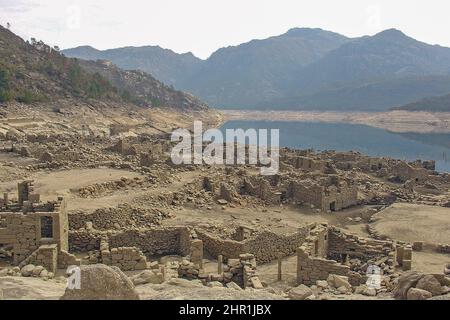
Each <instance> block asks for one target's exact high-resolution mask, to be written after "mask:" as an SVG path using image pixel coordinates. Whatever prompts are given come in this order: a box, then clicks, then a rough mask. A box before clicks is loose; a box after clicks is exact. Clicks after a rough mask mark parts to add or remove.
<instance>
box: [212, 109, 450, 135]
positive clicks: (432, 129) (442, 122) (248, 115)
mask: <svg viewBox="0 0 450 320" xmlns="http://www.w3.org/2000/svg"><path fill="white" fill-rule="evenodd" d="M220 111H221V112H222V113H223V114H224V115H225V117H226V119H227V120H266V121H305V122H311V121H314V122H333V123H352V124H364V125H368V126H371V127H376V128H381V129H385V130H388V131H392V132H419V133H450V112H437V113H432V112H408V111H389V112H314V111H260V110H256V111H255V110H220Z"/></svg>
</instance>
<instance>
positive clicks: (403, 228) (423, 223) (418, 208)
mask: <svg viewBox="0 0 450 320" xmlns="http://www.w3.org/2000/svg"><path fill="white" fill-rule="evenodd" d="M373 218H374V219H376V221H375V222H374V223H373V225H374V226H375V229H376V230H377V231H378V232H379V233H380V234H381V235H385V236H387V237H389V238H392V239H397V240H402V241H405V242H410V243H411V242H414V241H424V242H427V243H433V244H439V243H444V244H445V243H450V221H449V220H450V209H449V208H442V207H434V206H425V205H415V204H406V203H394V204H393V205H392V206H390V207H389V208H387V209H385V210H382V211H380V212H378V213H377V214H375V216H374V217H373Z"/></svg>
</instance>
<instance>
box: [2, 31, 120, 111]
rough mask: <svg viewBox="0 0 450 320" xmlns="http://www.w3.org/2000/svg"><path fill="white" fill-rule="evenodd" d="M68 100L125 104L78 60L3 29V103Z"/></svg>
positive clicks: (107, 85)
mask: <svg viewBox="0 0 450 320" xmlns="http://www.w3.org/2000/svg"><path fill="white" fill-rule="evenodd" d="M66 98H76V99H89V98H93V99H110V100H114V101H120V100H121V97H120V96H119V95H118V93H117V90H116V88H114V87H113V86H112V85H111V84H110V83H109V82H108V81H107V80H106V79H104V78H103V77H101V76H100V75H98V74H91V73H87V72H85V71H83V69H82V68H81V67H80V65H79V64H78V62H77V60H76V59H68V58H65V57H64V56H62V55H61V54H60V53H59V52H58V51H57V50H55V49H54V48H51V47H49V46H47V45H45V44H44V43H43V42H37V41H35V40H34V39H32V41H31V43H30V42H25V41H23V40H22V39H21V38H19V37H18V36H16V35H15V34H13V33H12V32H10V31H9V30H7V29H5V28H3V27H1V26H0V101H1V102H5V101H10V100H16V101H18V102H23V103H31V102H46V101H54V100H58V99H66Z"/></svg>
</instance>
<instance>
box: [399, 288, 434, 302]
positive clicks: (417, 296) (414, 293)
mask: <svg viewBox="0 0 450 320" xmlns="http://www.w3.org/2000/svg"><path fill="white" fill-rule="evenodd" d="M432 296H433V295H432V294H431V292H428V291H426V290H422V289H417V288H411V289H409V290H408V293H407V294H406V299H407V300H427V299H429V298H431V297H432Z"/></svg>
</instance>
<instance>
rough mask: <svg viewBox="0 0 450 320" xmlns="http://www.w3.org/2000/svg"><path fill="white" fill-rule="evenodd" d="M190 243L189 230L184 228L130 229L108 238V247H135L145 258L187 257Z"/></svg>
mask: <svg viewBox="0 0 450 320" xmlns="http://www.w3.org/2000/svg"><path fill="white" fill-rule="evenodd" d="M190 241H191V240H190V233H189V230H188V229H187V228H185V227H166V228H162V227H161V228H152V229H146V230H138V229H131V230H125V231H122V232H118V233H115V234H112V235H111V236H109V245H110V247H113V248H118V247H137V248H139V249H140V250H142V252H144V254H145V255H147V256H152V255H163V254H179V255H188V254H189V248H190Z"/></svg>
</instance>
